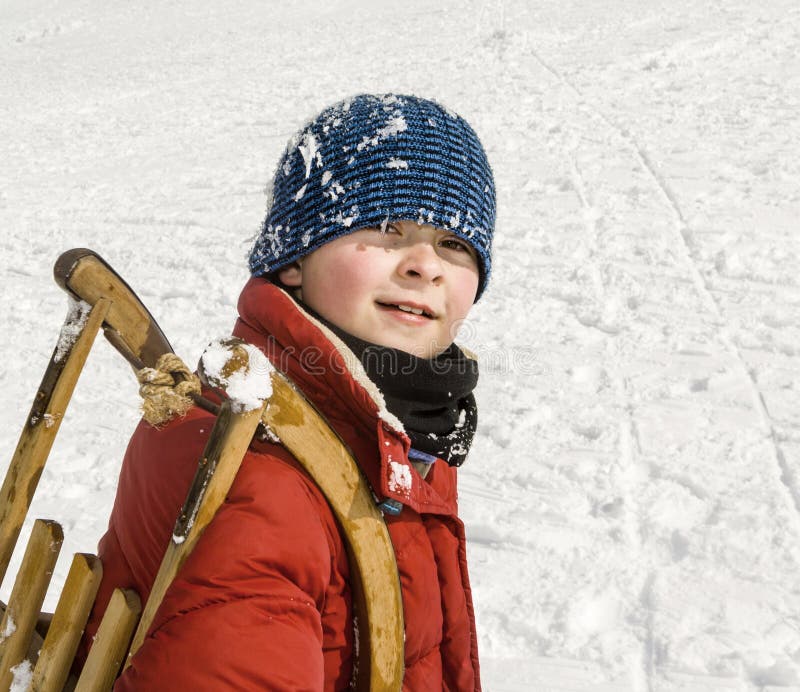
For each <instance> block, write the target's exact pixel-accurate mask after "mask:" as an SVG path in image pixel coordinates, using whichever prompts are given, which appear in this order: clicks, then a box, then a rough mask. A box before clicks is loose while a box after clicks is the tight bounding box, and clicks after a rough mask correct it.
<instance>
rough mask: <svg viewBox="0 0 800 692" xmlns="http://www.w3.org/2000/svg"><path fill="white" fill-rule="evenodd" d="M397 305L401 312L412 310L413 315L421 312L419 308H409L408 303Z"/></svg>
mask: <svg viewBox="0 0 800 692" xmlns="http://www.w3.org/2000/svg"><path fill="white" fill-rule="evenodd" d="M397 307H398V308H400V309H401V310H402V311H403V312H413V313H414V314H415V315H421V314H422V312H423V311H422V310H421V309H419V308H410V307H408V305H398V306H397Z"/></svg>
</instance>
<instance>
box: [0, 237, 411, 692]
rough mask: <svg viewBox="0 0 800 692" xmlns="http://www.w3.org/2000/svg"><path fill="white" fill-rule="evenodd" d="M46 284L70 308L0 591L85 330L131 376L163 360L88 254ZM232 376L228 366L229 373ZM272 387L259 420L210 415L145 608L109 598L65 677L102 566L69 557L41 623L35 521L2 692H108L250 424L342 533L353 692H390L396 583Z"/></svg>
mask: <svg viewBox="0 0 800 692" xmlns="http://www.w3.org/2000/svg"><path fill="white" fill-rule="evenodd" d="M54 273H55V279H56V282H57V283H58V284H59V285H60V286H61V287H62V288H63V289H64V290H65V291H66V292H67V293H68V294H69V295H70V297H71V309H70V312H69V314H68V317H67V322H66V323H65V326H68V328H67V329H63V330H62V335H61V337H60V339H59V342H58V344H57V345H56V349H55V350H54V352H53V356H52V358H51V359H50V363H49V364H48V367H47V369H46V371H45V374H44V377H43V378H42V383H41V385H40V387H39V389H38V391H37V393H36V395H35V398H34V403H33V406H32V408H31V412H30V414H29V416H28V418H27V420H26V422H25V426H24V428H23V430H22V433H21V435H20V439H19V442H18V444H17V448H16V451H15V452H14V456H13V458H12V460H11V464H10V465H9V468H8V472H7V474H6V478H5V482H4V483H3V486H2V489H0V580H2V579H3V578H4V577H5V573H6V570H7V568H8V563H9V561H10V559H11V555H12V553H13V551H14V547H15V545H16V542H17V538H18V537H19V533H20V530H21V527H22V524H23V522H24V520H25V516H26V514H27V511H28V508H29V506H30V503H31V500H32V498H33V494H34V492H35V490H36V486H37V483H38V480H39V477H40V476H41V473H42V470H43V469H44V465H45V462H46V461H47V457H48V455H49V452H50V449H51V447H52V444H53V441H54V439H55V436H56V434H57V432H58V429H59V426H60V423H61V420H62V418H63V416H64V412H65V411H66V408H67V405H68V403H69V400H70V397H71V395H72V391H73V389H74V387H75V384H76V382H77V380H78V377H79V375H80V373H81V371H82V370H83V367H84V364H85V362H86V358H87V356H88V354H89V351H90V350H91V347H92V344H93V342H94V338H95V336H96V335H97V333H98V331H100V330H101V329H102V330H103V332H104V334H105V336H106V338H107V339H108V340H109V341H110V342H111V343H112V345H113V346H114V347H115V348H116V349H117V351H119V352H120V353H121V354H122V355H123V356H124V357H125V358H126V360H128V362H129V363H131V365H132V366H133V367H134V368H135V369H137V370H138V369H141V368H143V367H154V366H155V363H156V361H157V360H158V358H159V357H160V356H161V355H163V354H165V353H171V352H172V348H171V346H170V344H169V342H168V341H167V339H166V337H165V336H164V334H163V333H162V332H161V330H160V329H159V327H158V325H157V324H156V322H155V320H154V319H153V317H152V316H151V315H150V313H149V312H148V311H147V309H146V308H145V307H144V305H143V304H142V303H141V301H140V300H139V299H138V297H137V296H136V294H135V293H134V292H133V291H132V290H131V289H130V288H129V287H128V285H127V284H126V283H125V282H124V281H123V280H122V279H121V278H120V277H119V276H118V275H117V274H116V273H115V272H114V270H113V269H111V267H110V266H109V265H108V264H106V262H104V261H103V260H102V259H101V258H100V257H99V256H98V255H97V254H95V253H94V252H92V251H91V250H85V249H75V250H70V251H68V252H66V253H64V254H63V255H61V257H59V259H58V261H57V262H56V265H55V268H54ZM240 360H241V359H239V361H240ZM246 366H247V363H241V362H236V363H233V362H232V363H231V367H232V368H239V367H246ZM272 389H273V392H272V395H271V396H270V398H269V399H268V400H267V401H264V402H263V405H262V406H261V408H259V409H254V410H250V411H243V412H238V413H235V412H233V410H232V409H231V406H230V402H225V403H223V405H222V406H221V407H220V409H219V413H218V415H217V420H216V423H215V425H214V428H213V430H212V432H211V436H210V438H209V441H208V444H207V446H206V449H205V451H204V453H203V457H202V459H201V460H200V461H199V464H198V476H197V477H196V479H195V483H193V484H192V488H191V489H190V493H189V497H188V498H187V501H186V503H185V505H184V507H183V509H182V510H181V516H179V517H178V518H177V521H176V529H175V531H176V535H175V536H173V540H172V541H171V542H170V543H169V545H168V546H167V549H166V552H165V555H164V558H163V561H162V564H161V568H160V570H159V572H158V575H157V577H156V580H155V582H154V584H153V588H152V591H151V594H150V597H149V599H148V601H147V603H146V604H145V605H144V608H142V606H141V604H140V602H139V598H138V595H137V594H135V593H134V592H132V591H122V590H119V589H117V590H116V591H115V592H114V594H113V596H112V598H111V602H110V603H109V605H108V608H107V609H106V612H105V615H104V617H103V620H102V622H101V625H100V629H99V631H98V633H97V636H96V638H95V641H94V644H93V645H92V648H91V651H90V653H89V657H88V659H87V661H86V664H85V665H84V667H83V670H82V671H81V674H80V676H79V677H78V678H77V679H75V678H74V677H72V678H71V677H70V670H71V668H72V664H73V660H74V657H75V652H76V650H77V648H78V644H79V642H80V639H81V636H82V634H83V629H84V627H85V625H86V621H87V619H88V615H89V611H90V610H91V607H92V605H93V603H94V599H95V595H96V593H97V589H98V587H99V584H100V580H101V578H102V565H101V564H100V561H99V559H98V558H97V557H96V556H94V555H89V554H77V555H75V557H74V559H73V563H72V567H71V569H70V571H69V574H68V576H67V579H66V582H65V584H64V588H63V590H62V593H61V596H60V599H59V601H58V605H57V607H56V610H55V613H54V614H53V615H52V619H49V618H43V617H42V615H41V614H40V610H41V607H42V603H43V601H44V598H45V594H46V591H47V587H48V583H49V580H50V575H51V574H52V571H53V567H54V565H55V562H56V559H57V557H58V552H59V550H60V547H61V542H62V541H63V532H62V530H61V527H60V526H59V525H58V524H57V523H56V522H54V521H45V520H36V522H35V523H34V527H33V532H32V534H31V537H30V540H29V542H28V545H27V548H26V551H25V555H24V557H23V560H22V564H21V566H20V569H19V572H18V573H17V575H16V580H15V582H14V586H13V589H12V592H11V596H10V598H9V602H8V605H7V607H6V608H5V611H4V613H3V617H2V621H1V622H0V692H5V691H6V690H9V689H10V687H11V685H12V683H15V689H16V688H17V687H19V686H20V684H21V681H22V680H23V679H24V680H28V679H29V680H30V683H29V684H28V686H27V689H29V690H36V691H37V692H39V691H45V690H48V691H49V690H52V691H54V692H56V691H61V690H64V689H73V688H74V689H76V690H80V691H81V692H85V691H89V690H91V691H95V690H97V691H101V690H109V689H111V687H112V686H113V684H114V681H115V680H116V678H117V676H118V675H119V674H120V672H121V671H122V669H123V667H124V666H125V665H126V662H127V663H129V662H130V660H131V658H132V657H133V656H134V655H135V653H136V651H137V650H138V648H139V647H140V646H141V644H142V642H143V641H144V639H145V637H146V635H147V632H148V629H149V627H150V625H151V623H152V620H153V616H154V615H155V612H156V610H157V609H158V606H159V604H160V603H161V600H162V599H163V596H164V594H165V593H166V590H167V588H168V587H169V585H170V583H171V582H172V580H173V579H174V577H175V575H176V574H177V573H178V571H179V570H180V567H181V565H182V564H183V562H184V561H185V560H186V557H187V556H188V555H189V553H190V552H191V550H192V548H193V547H194V545H195V544H196V542H197V540H198V539H199V537H200V535H201V534H202V532H203V530H204V528H205V527H206V526H207V525H208V523H209V522H210V521H211V520H212V519H213V517H214V514H215V512H216V510H217V508H218V507H219V506H220V504H221V503H222V501H223V500H224V498H225V496H226V494H227V492H228V490H229V488H230V486H231V483H232V482H233V479H234V478H235V476H236V472H237V471H238V468H239V465H240V463H241V461H242V458H243V456H244V454H245V452H246V450H247V447H248V446H249V444H250V441H251V440H252V438H253V434H254V433H255V431H256V428H257V426H258V425H259V423H260V422H261V421H262V417H263V420H264V422H265V423H266V424H267V425H268V427H269V428H270V430H271V431H272V432H274V433H275V434H276V435H277V436H278V438H279V439H280V441H281V443H282V444H283V445H284V446H285V447H286V448H287V449H288V450H289V451H290V452H291V453H292V454H293V455H294V456H295V457H296V458H297V460H298V461H299V462H300V463H301V464H302V465H303V466H304V468H305V469H306V470H307V471H308V473H309V474H310V475H311V477H312V478H313V479H314V480H315V482H316V483H317V485H318V486H319V487H320V489H321V490H322V492H323V494H324V495H325V496H326V498H327V500H328V502H329V504H330V505H331V508H332V509H333V512H334V514H335V516H336V518H337V520H338V521H339V523H340V525H341V527H342V529H343V534H344V538H345V542H346V544H347V546H348V554H349V557H350V565H351V574H352V580H353V583H352V588H353V609H354V614H355V616H356V617H357V619H358V623H359V628H358V649H357V651H358V657H357V661H356V670H357V679H356V688H357V689H359V690H372V691H375V692H378V691H384V690H386V691H388V690H399V689H400V688H401V685H402V679H403V636H404V635H403V617H402V600H401V595H400V582H399V577H398V573H397V565H396V561H395V556H394V551H393V548H392V544H391V540H390V538H389V534H388V530H387V528H386V525H385V523H384V521H383V517H382V515H381V512H380V510H379V509H378V508H377V506H376V503H375V498H374V496H373V494H372V492H371V490H370V488H369V486H368V484H367V482H366V480H365V479H364V477H363V475H362V474H361V472H360V470H359V468H358V465H357V464H356V462H355V460H354V459H353V458H352V456H351V455H350V453H349V452H348V451H347V449H346V448H345V446H344V445H343V444H342V442H341V440H339V438H338V437H337V435H336V434H335V433H334V432H333V431H332V430H331V428H330V427H329V426H328V425H327V423H326V422H325V421H324V419H323V418H322V417H321V416H320V414H319V413H318V412H317V411H316V410H315V409H314V407H313V406H312V405H311V404H310V403H309V402H308V401H307V400H306V399H305V398H304V397H303V395H302V394H301V393H300V392H299V391H298V390H297V389H296V388H295V387H294V386H293V385H292V384H291V383H290V382H289V381H288V380H287V379H286V378H285V377H284V376H283V375H281V374H280V373H278V372H277V371H275V372H273V373H272ZM37 626H38V630H37ZM42 637H43V639H42ZM37 651H38V655H37V653H36V652H37Z"/></svg>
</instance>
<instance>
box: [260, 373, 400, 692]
mask: <svg viewBox="0 0 800 692" xmlns="http://www.w3.org/2000/svg"><path fill="white" fill-rule="evenodd" d="M272 390H273V395H272V397H271V398H270V401H269V403H268V404H267V410H266V415H265V419H266V422H267V423H268V425H269V427H270V429H271V430H273V432H275V433H276V434H277V436H278V437H279V438H280V440H281V443H282V444H283V445H284V446H285V447H286V448H287V449H288V450H289V451H290V452H291V453H292V455H293V456H294V457H295V458H296V459H297V460H298V461H299V462H300V464H301V465H302V466H303V467H304V468H305V469H306V470H307V471H308V473H309V475H310V476H311V477H312V478H313V479H314V482H315V483H316V484H317V486H318V487H319V489H320V490H321V491H322V493H323V495H325V498H326V499H327V500H328V504H330V506H331V509H332V510H333V512H334V514H335V515H336V518H337V520H338V521H339V523H340V524H341V526H342V529H343V535H344V537H345V541H346V543H347V548H348V555H349V558H350V561H351V570H350V572H351V579H352V580H353V582H354V583H353V609H354V611H355V614H356V616H357V618H358V622H359V623H361V626H360V627H359V629H358V638H359V648H358V651H359V655H358V672H357V681H356V689H358V690H370V691H371V692H390V691H392V692H396V691H397V690H399V689H400V688H401V687H402V684H403V665H404V661H403V659H404V656H403V651H404V627H403V602H402V594H401V591H400V577H399V574H398V572H397V562H396V558H395V554H394V548H393V546H392V541H391V538H390V536H389V530H388V529H387V527H386V523H385V522H384V520H383V517H382V515H381V513H380V511H379V510H378V508H377V507H376V505H375V500H374V498H373V497H372V493H371V492H370V491H369V490H368V487H369V486H368V485H367V483H366V482H365V481H364V479H363V477H362V475H361V471H360V470H359V467H358V464H357V463H356V461H355V459H353V457H352V455H351V454H350V452H349V451H348V449H347V448H346V447H345V445H344V444H343V443H342V441H341V440H340V439H339V437H338V436H337V435H336V434H335V433H334V432H333V430H332V429H331V428H330V426H329V425H328V424H327V422H326V421H325V420H324V418H322V416H321V415H320V414H319V413H318V412H317V410H316V409H315V408H314V407H313V406H312V405H311V404H310V403H309V402H308V400H307V399H306V398H305V397H304V396H303V395H302V394H301V393H300V392H298V391H297V390H296V389H295V388H294V386H293V385H292V384H291V383H290V382H289V381H288V380H287V379H286V378H285V377H284V376H283V375H281V374H280V373H278V372H275V373H273V376H272Z"/></svg>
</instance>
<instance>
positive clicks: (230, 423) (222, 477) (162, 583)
mask: <svg viewBox="0 0 800 692" xmlns="http://www.w3.org/2000/svg"><path fill="white" fill-rule="evenodd" d="M229 406H230V402H228V401H226V402H225V403H224V404H223V405H222V409H223V410H221V411H220V414H219V415H218V416H217V422H216V423H215V424H214V428H213V429H212V431H211V436H210V438H209V444H208V446H207V447H206V451H205V452H204V453H203V455H204V458H206V455H207V454H209V450H210V447H211V446H212V445H213V444H214V441H215V440H216V441H217V444H219V446H220V449H221V450H222V453H221V456H220V457H219V460H218V461H217V463H216V470H215V471H214V474H213V476H211V480H210V481H209V483H208V486H207V488H206V490H205V495H204V496H203V500H202V503H201V505H200V508H199V510H198V512H197V515H196V517H195V518H194V521H193V522H192V525H191V528H190V529H189V532H188V534H187V535H186V537H185V538H184V539H183V540H181V541H180V542H176V541H175V540H172V541H170V543H169V545H168V546H167V550H166V552H165V554H164V558H163V560H162V561H161V567H160V568H159V570H158V574H157V575H156V578H155V581H154V582H153V588H152V589H151V591H150V596H149V598H148V599H147V603H146V604H145V607H144V612H143V613H142V619H141V620H140V622H139V627H138V628H137V630H136V634H135V636H134V638H133V642H132V643H131V648H130V652H129V654H128V660H127V662H126V664H125V665H126V667H127V666H128V665H130V661H131V658H132V657H133V656H134V654H136V652H137V651H138V650H139V647H141V645H142V643H143V642H144V638H145V636H146V635H147V630H148V629H150V625H151V624H152V623H153V618H154V617H155V614H156V611H157V610H158V607H159V606H160V605H161V601H162V600H163V599H164V594H166V592H167V588H169V585H170V584H171V583H172V580H173V579H174V578H175V576H176V575H177V574H178V571H179V570H180V568H181V566H182V565H183V563H184V561H185V560H186V558H187V557H188V555H189V553H191V551H192V549H193V548H194V546H195V544H196V543H197V541H198V539H199V538H200V536H201V535H202V533H203V531H204V530H205V528H206V526H208V524H209V523H210V522H211V520H212V519H213V518H214V515H215V514H216V513H217V509H219V507H220V505H221V504H222V502H223V501H224V500H225V496H226V495H227V494H228V491H229V490H230V488H231V484H232V483H233V480H234V478H235V477H236V474H237V473H238V471H239V466H240V465H241V463H242V459H243V458H244V454H245V452H246V451H247V448H248V446H249V445H250V442H251V441H252V439H253V435H254V434H255V431H256V428H257V427H258V423H259V421H260V420H261V415H262V413H263V410H264V409H263V407H261V408H258V409H253V410H251V411H243V412H240V413H231V414H230V415H228V413H227V410H226V409H228V407H229ZM206 461H209V460H208V459H206Z"/></svg>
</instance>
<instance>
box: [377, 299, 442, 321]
mask: <svg viewBox="0 0 800 692" xmlns="http://www.w3.org/2000/svg"><path fill="white" fill-rule="evenodd" d="M376 302H377V303H378V305H380V306H381V307H382V308H388V309H390V310H399V311H401V312H407V313H409V314H411V315H419V316H420V317H427V318H428V319H429V320H432V319H433V318H434V317H435V315H434V314H433V311H432V310H431V309H430V308H428V307H427V306H426V305H417V304H415V303H383V302H381V301H376Z"/></svg>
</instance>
